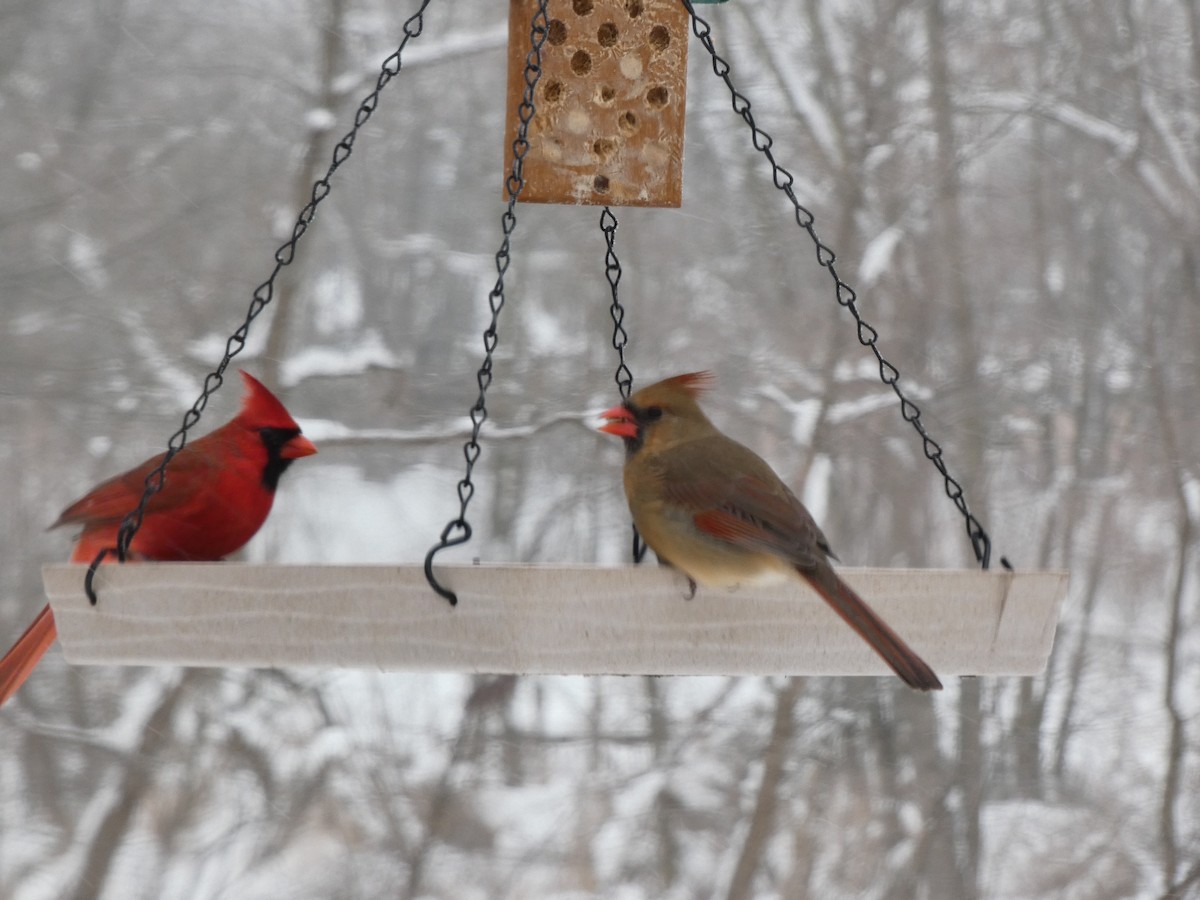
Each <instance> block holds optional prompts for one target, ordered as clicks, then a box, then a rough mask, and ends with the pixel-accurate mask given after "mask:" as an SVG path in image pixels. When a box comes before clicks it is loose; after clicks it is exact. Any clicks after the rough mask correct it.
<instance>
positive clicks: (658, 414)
mask: <svg viewBox="0 0 1200 900" xmlns="http://www.w3.org/2000/svg"><path fill="white" fill-rule="evenodd" d="M645 415H646V420H647V421H648V422H653V421H655V420H656V419H661V418H662V407H661V406H647V407H646V413H645Z"/></svg>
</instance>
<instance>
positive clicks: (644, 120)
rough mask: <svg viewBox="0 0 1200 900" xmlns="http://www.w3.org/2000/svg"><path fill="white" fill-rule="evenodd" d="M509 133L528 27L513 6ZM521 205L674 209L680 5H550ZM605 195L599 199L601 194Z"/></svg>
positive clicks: (521, 7) (525, 6)
mask: <svg viewBox="0 0 1200 900" xmlns="http://www.w3.org/2000/svg"><path fill="white" fill-rule="evenodd" d="M509 4H510V15H509V35H510V41H509V71H508V105H509V110H508V117H509V118H508V133H507V138H506V146H505V153H506V158H507V165H508V166H509V168H510V171H511V166H512V154H511V152H510V149H509V146H510V145H511V144H512V142H513V141H514V140H515V138H516V136H517V129H518V128H519V125H520V121H519V117H518V116H517V114H516V109H517V107H518V106H519V104H520V102H521V98H522V96H523V93H524V91H525V89H526V79H525V73H524V68H525V64H526V60H527V57H528V55H529V50H530V48H529V37H528V36H529V29H530V25H529V23H530V21H531V20H532V19H533V17H534V15H535V13H537V11H538V8H539V0H509ZM547 20H548V22H547V31H546V43H545V44H544V45H543V48H542V77H541V80H540V81H539V82H538V83H537V86H536V88H535V91H534V103H535V104H536V105H537V113H538V114H537V115H536V116H534V117H533V119H531V120H529V122H528V135H529V138H528V142H529V150H528V152H527V154H526V156H525V168H524V175H525V179H526V183H525V186H524V188H523V189H522V192H521V200H522V201H529V202H551V203H555V202H557V203H610V204H616V205H634V206H678V205H679V203H680V200H681V198H682V171H683V169H682V159H683V124H684V101H685V98H686V77H687V45H688V41H687V40H686V38H687V28H688V22H689V17H688V13H687V10H686V8H685V7H684V5H683V4H681V3H679V0H547ZM601 195H602V196H601Z"/></svg>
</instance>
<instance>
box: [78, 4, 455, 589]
mask: <svg viewBox="0 0 1200 900" xmlns="http://www.w3.org/2000/svg"><path fill="white" fill-rule="evenodd" d="M431 2H432V0H421V5H420V7H419V8H418V9H417V11H416V12H415V13H414V14H413V15H412V16H410V17H409V18H408V19H407V21H405V23H404V38H403V39H402V40H401V41H400V46H398V47H397V48H396V50H395V51H394V52H393V53H392V54H391V56H389V57H388V58H387V59H385V60H384V61H383V67H382V69H381V71H380V73H379V77H378V78H377V79H376V80H375V89H374V90H373V91H371V92H370V93H369V94H367V96H366V97H364V98H363V101H362V103H360V104H359V107H358V110H357V111H356V112H355V114H354V126H353V127H352V128H351V129H350V130H349V131H348V132H346V135H345V137H343V138H342V139H341V140H340V141H338V143H337V146H336V147H334V150H333V159H332V161H331V162H330V163H329V168H328V169H326V170H325V174H324V175H323V176H322V177H320V178H318V179H317V180H316V181H315V182H314V183H313V189H312V196H311V199H310V200H309V201H308V203H307V204H306V205H305V207H304V208H303V209H302V210H300V214H299V216H298V217H297V219H296V224H295V226H293V228H292V236H291V237H290V238H288V240H287V241H286V242H284V243H283V244H282V245H281V246H280V247H279V249H278V250H276V251H275V268H274V269H273V270H272V272H271V275H270V277H269V278H267V280H266V281H264V282H263V283H262V284H260V285H259V286H258V287H257V288H255V289H254V294H253V299H252V300H251V301H250V307H249V309H248V310H247V312H246V319H245V321H243V322H242V324H241V325H240V326H238V329H237V330H236V331H235V332H234V333H233V334H232V335H231V336H230V338H229V340H228V341H227V342H226V344H225V356H224V357H223V358H222V359H221V362H220V364H219V365H218V366H217V367H216V369H214V370H213V371H212V372H210V373H209V374H208V375H207V376H206V377H205V379H204V388H203V390H202V392H201V394H200V396H199V397H198V398H197V399H196V402H195V403H193V404H192V408H191V409H189V410H188V411H187V413H185V414H184V417H183V424H182V426H181V427H180V428H179V430H178V431H176V432H175V433H174V434H173V435H171V437H170V439H169V440H168V441H167V451H166V453H165V454H163V458H162V462H160V463H159V464H158V465H157V466H156V467H155V468H154V469H153V470H151V472H150V473H149V474H148V475H147V476H146V480H145V489H144V490H143V492H142V498H141V500H140V501H139V502H138V505H137V508H136V509H134V510H133V511H132V512H131V513H129V514H128V515H127V516H126V517H125V518H124V519H123V520H122V521H121V527H120V529H118V531H117V545H116V547H112V548H106V549H104V550H101V551H100V552H99V553H98V554H96V558H95V559H94V560H92V564H91V565H90V566H89V567H88V571H87V576H86V577H85V578H84V582H83V589H84V591H85V592H86V593H87V597H88V600H90V601H91V603H92V605H93V606H95V605H96V602H97V597H96V591H95V589H94V586H93V582H94V580H95V577H96V569H97V568H98V567H99V565H100V563H101V562H103V560H104V558H105V557H106V556H108V555H109V554H110V553H115V554H116V556H117V559H118V560H120V561H121V562H125V560H126V559H127V558H128V556H129V547H130V544H131V543H132V542H133V538H134V535H136V534H137V532H138V529H139V528H141V527H142V522H143V520H144V519H145V515H146V506H147V504H148V503H149V502H150V498H151V497H153V496H154V495H155V494H157V493H158V492H159V491H161V490H162V489H163V484H165V482H166V469H167V466H168V465H169V464H170V462H171V460H172V459H174V458H175V455H176V454H177V453H179V451H180V450H182V449H183V448H184V445H185V444H186V443H187V436H188V432H189V431H190V430H191V429H192V428H194V427H195V426H196V424H197V423H199V421H200V415H201V413H203V412H204V409H205V407H207V406H208V398H209V397H211V396H212V395H213V394H214V393H216V392H217V390H219V389H220V387H221V385H222V384H224V382H225V370H226V369H227V368H228V367H229V364H230V362H232V361H233V358H234V357H235V356H237V355H238V354H239V353H241V352H242V350H243V349H245V346H246V338H247V337H248V336H249V334H250V325H251V323H253V322H254V320H255V319H256V318H258V316H259V314H260V313H261V312H262V311H263V310H264V309H265V308H266V307H267V305H268V304H269V303H270V302H271V300H272V299H274V295H275V279H276V277H278V275H279V273H280V272H281V271H282V270H283V267H284V266H287V265H290V264H291V262H292V260H294V259H295V258H296V244H297V243H298V242H299V240H300V238H301V237H303V235H304V233H305V232H306V231H307V230H308V226H309V224H310V223H311V222H312V220H313V216H314V214H315V213H316V209H317V206H318V205H319V204H320V203H321V201H322V200H324V199H325V198H326V197H327V196H328V195H329V191H330V184H329V179H330V178H332V177H333V173H334V172H336V171H337V170H338V168H339V167H340V166H341V165H342V163H344V162H345V161H346V160H347V159H348V158H349V156H350V153H351V151H352V150H353V147H354V141H355V138H356V137H357V136H358V132H359V129H361V128H362V127H363V125H365V124H366V123H367V120H368V119H370V118H371V114H372V113H374V112H375V107H376V106H377V105H378V103H379V93H380V91H382V90H383V89H384V87H386V86H387V84H388V82H389V81H391V80H392V79H393V78H395V77H396V76H397V75H399V74H400V65H401V64H400V54H401V52H403V50H404V48H405V47H406V46H407V45H408V42H409V40H410V39H411V38H415V37H419V36H420V34H421V31H422V29H423V28H424V26H425V18H424V17H425V10H426V8H427V7H428V6H429V4H430V3H431Z"/></svg>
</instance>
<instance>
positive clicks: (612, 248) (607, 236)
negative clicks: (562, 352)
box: [600, 206, 646, 563]
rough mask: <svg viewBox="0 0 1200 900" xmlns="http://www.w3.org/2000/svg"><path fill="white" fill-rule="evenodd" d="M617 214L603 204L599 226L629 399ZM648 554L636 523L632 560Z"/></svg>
mask: <svg viewBox="0 0 1200 900" xmlns="http://www.w3.org/2000/svg"><path fill="white" fill-rule="evenodd" d="M618 224H619V223H618V222H617V217H616V215H614V214H613V211H612V210H611V209H610V208H609V207H607V206H606V207H604V212H602V213H601V214H600V230H601V231H602V232H603V233H604V243H605V245H606V247H607V250H606V251H605V253H604V277H605V278H607V279H608V286H609V287H610V288H611V289H612V306H611V307H610V308H609V312H610V313H611V315H612V320H613V336H612V345H613V349H614V350H616V351H617V363H618V365H617V373H616V375H615V376H614V379H615V381H616V382H617V390H619V391H620V392H621V399H622V400H628V399H629V394H630V392H631V391H632V390H633V373H632V372H630V371H629V366H627V365H625V345H626V344H628V343H629V334H628V333H627V332H626V331H625V307H624V306H622V305H621V299H620V297H619V296H618V295H617V286H618V285H619V284H620V283H621V260H619V259H617V247H616V241H617V226H618ZM645 555H646V545H645V544H644V543H643V542H642V536H641V535H640V534H638V530H637V526H636V525H634V526H633V561H634V562H635V563H640V562H641V561H642V558H643V557H644V556H645Z"/></svg>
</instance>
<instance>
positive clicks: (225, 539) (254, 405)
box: [0, 372, 317, 704]
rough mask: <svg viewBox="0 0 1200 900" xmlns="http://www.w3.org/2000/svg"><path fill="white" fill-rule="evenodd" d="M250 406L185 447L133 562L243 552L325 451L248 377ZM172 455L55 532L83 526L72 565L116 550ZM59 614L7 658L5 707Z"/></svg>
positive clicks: (71, 512)
mask: <svg viewBox="0 0 1200 900" xmlns="http://www.w3.org/2000/svg"><path fill="white" fill-rule="evenodd" d="M241 376H242V380H243V381H244V382H245V385H246V393H245V396H244V397H243V398H242V408H241V409H240V410H238V414H237V415H236V416H234V417H233V419H231V420H230V421H229V422H227V423H225V424H224V425H222V426H221V427H220V428H218V429H217V430H216V431H213V432H212V433H210V434H206V435H205V436H204V437H201V438H197V439H196V440H194V441H192V442H190V443H188V444H186V445H184V448H183V449H182V450H180V451H179V453H177V454H176V455H175V458H174V459H172V460H171V463H170V465H168V466H167V469H166V480H165V481H164V482H163V488H162V490H161V491H159V492H158V493H157V494H155V495H154V496H153V497H151V498H150V501H149V503H147V504H146V515H145V518H144V519H143V520H142V526H141V528H139V529H138V531H137V533H136V534H135V535H134V536H133V541H132V543H131V544H130V546H129V554H130V556H131V557H132V558H134V559H145V560H163V561H167V560H209V561H212V560H219V559H222V558H223V557H225V556H228V555H229V554H230V553H233V552H234V551H235V550H237V549H239V548H240V547H241V546H242V545H243V544H245V543H246V542H247V541H248V540H250V538H252V537H254V534H255V532H257V531H258V529H259V528H260V527H261V526H262V523H263V522H264V521H266V518H267V513H269V512H270V511H271V502H272V501H273V500H274V499H275V487H276V486H277V485H278V484H279V476H280V475H282V474H283V473H284V471H285V470H286V469H287V467H288V466H290V465H291V464H292V460H294V459H299V458H300V457H302V456H310V455H312V454H313V453H316V452H317V448H316V447H314V446H313V443H312V441H310V440H309V439H308V438H306V437H304V436H303V435H302V434H301V433H300V426H299V425H297V424H296V422H295V420H294V419H293V418H292V417H291V416H290V415H289V414H288V411H287V410H286V409H284V406H283V404H282V403H280V402H279V400H278V399H276V397H275V395H274V394H272V393H271V392H270V391H268V390H267V389H266V388H265V387H263V385H262V384H261V383H260V382H259V381H258V380H257V379H255V378H253V377H251V376H250V375H247V374H246V373H245V372H242V373H241ZM162 458H163V454H159V455H158V456H156V457H154V458H153V459H148V460H146V461H145V462H144V463H142V464H141V465H140V466H138V467H137V468H135V469H130V470H129V471H128V472H126V473H125V474H123V475H118V476H117V477H116V478H110V479H109V480H108V481H105V482H104V483H102V484H100V485H97V486H96V487H95V488H93V489H92V491H91V493H89V494H88V495H87V496H85V497H83V498H82V499H81V500H76V501H75V502H74V503H72V504H71V505H70V506H68V507H67V508H66V509H65V510H63V513H62V515H60V516H59V517H58V521H57V522H55V523H54V524H53V525H51V526H50V527H51V528H58V527H59V526H62V525H82V526H83V533H82V534H81V535H79V540H78V541H77V542H76V544H75V550H74V552H73V553H72V554H71V562H82V563H90V562H91V561H92V560H93V559H95V557H96V555H97V554H98V553H99V552H100V551H101V550H105V549H108V550H112V551H114V552H115V550H116V546H117V531H118V530H119V529H120V527H121V522H122V520H123V519H124V518H125V516H126V515H128V514H129V513H130V512H132V511H133V509H134V508H135V507H136V506H137V505H138V502H139V501H140V500H141V497H142V492H143V490H144V489H145V481H146V476H147V475H148V474H149V473H150V472H151V471H152V470H153V469H154V468H155V467H156V466H158V464H159V463H160V462H162ZM56 636H57V629H56V628H55V626H54V615H53V613H51V611H50V607H49V606H47V607H46V608H45V609H43V610H42V611H41V613H39V614H38V617H37V618H36V619H34V620H33V624H32V625H30V626H29V628H28V629H27V630H26V631H25V633H24V634H23V635H21V638H20V640H18V641H17V642H16V644H14V645H13V648H12V649H11V650H9V651H8V654H7V655H6V656H5V657H4V659H2V660H0V704H3V703H4V702H5V701H6V700H8V698H9V697H11V696H12V695H13V693H14V692H15V691H16V690H17V688H19V687H20V686H21V685H22V684H24V683H25V679H26V678H28V677H29V673H30V672H32V671H33V668H34V666H36V665H37V664H38V660H40V659H41V658H42V656H43V654H45V652H46V651H47V650H48V649H49V648H50V645H51V644H52V643H54V638H55V637H56Z"/></svg>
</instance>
